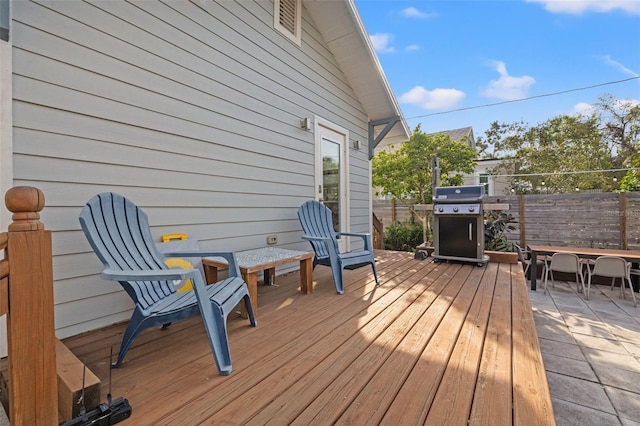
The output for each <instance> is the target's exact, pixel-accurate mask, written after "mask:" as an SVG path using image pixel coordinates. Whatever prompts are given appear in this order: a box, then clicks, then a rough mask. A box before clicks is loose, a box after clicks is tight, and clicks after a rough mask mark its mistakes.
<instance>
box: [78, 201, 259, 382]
mask: <svg viewBox="0 0 640 426" xmlns="http://www.w3.org/2000/svg"><path fill="white" fill-rule="evenodd" d="M80 224H81V226H82V230H83V231H84V234H85V236H86V237H87V239H88V240H89V243H90V244H91V247H92V248H93V250H94V252H95V253H96V255H97V256H98V257H99V258H100V260H101V261H102V263H103V265H104V268H105V269H104V271H103V272H102V275H101V277H102V278H103V279H105V280H113V281H118V282H120V284H121V285H122V286H123V287H124V289H125V290H126V292H127V294H128V295H129V296H130V297H131V298H132V299H133V301H134V303H135V309H134V311H133V314H132V315H131V319H130V320H129V324H128V326H127V329H126V330H125V333H124V336H123V337H122V343H121V345H120V352H119V353H118V359H117V360H116V362H114V363H113V366H114V367H117V366H119V365H120V363H121V362H122V359H123V358H124V356H125V354H126V353H127V351H128V350H129V348H130V347H131V344H132V343H133V341H134V339H135V338H136V337H137V336H138V335H139V334H140V333H141V332H142V331H143V330H145V329H147V328H149V327H154V326H159V325H161V326H163V328H165V327H166V326H168V325H169V324H171V323H172V322H174V321H178V320H181V319H185V318H190V317H192V316H195V315H198V314H201V316H202V320H203V323H204V327H205V330H206V332H207V337H208V338H209V344H210V345H211V350H212V352H213V357H214V359H215V361H216V366H217V367H218V371H219V372H220V374H221V375H227V374H229V373H231V355H230V352H229V340H228V336H227V321H226V320H227V316H228V314H229V313H230V312H231V311H232V310H233V309H234V307H235V306H236V305H237V304H238V303H239V302H240V300H242V299H243V300H244V302H245V304H246V306H247V312H248V315H249V320H250V323H251V325H252V326H254V327H255V325H256V321H255V317H254V314H253V309H252V307H251V299H250V298H249V291H248V289H247V285H246V283H245V282H244V281H243V280H242V278H240V270H239V269H238V265H237V262H236V258H235V255H234V254H233V253H232V252H211V251H180V252H173V253H163V254H160V252H159V251H158V249H157V248H156V245H155V243H154V242H153V238H152V236H151V231H150V229H149V222H148V219H147V215H146V213H145V212H144V211H142V210H141V209H140V208H138V207H137V206H136V205H135V204H134V203H132V202H131V201H130V200H128V199H126V198H124V197H123V196H121V195H118V194H114V193H111V192H105V193H102V194H98V195H96V196H95V197H93V198H91V200H89V201H88V202H87V204H86V205H85V206H84V208H83V209H82V212H81V213H80ZM209 256H219V257H223V258H225V259H226V260H227V262H229V277H228V278H227V279H224V280H222V281H220V282H218V283H215V284H212V285H208V286H206V285H205V283H204V279H203V277H202V273H201V272H200V271H199V270H198V269H191V270H188V269H169V268H168V267H167V266H166V265H165V264H164V262H163V259H164V258H166V257H209ZM189 278H190V279H191V280H192V282H193V291H189V292H186V293H179V292H177V291H176V286H175V285H174V280H175V282H176V283H179V282H182V281H183V280H186V279H189Z"/></svg>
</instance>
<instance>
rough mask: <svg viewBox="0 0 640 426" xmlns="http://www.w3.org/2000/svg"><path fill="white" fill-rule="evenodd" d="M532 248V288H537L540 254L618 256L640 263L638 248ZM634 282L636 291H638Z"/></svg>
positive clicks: (537, 246)
mask: <svg viewBox="0 0 640 426" xmlns="http://www.w3.org/2000/svg"><path fill="white" fill-rule="evenodd" d="M528 247H529V250H531V268H530V273H531V290H535V289H536V284H537V282H536V281H537V273H538V271H537V265H536V262H537V259H538V256H539V255H542V256H546V255H548V256H551V255H553V254H554V253H573V254H577V255H578V256H579V257H582V258H589V259H595V258H597V257H600V256H618V257H621V258H623V259H625V260H627V261H628V262H632V263H640V251H638V250H620V249H599V248H592V247H563V246H545V245H532V244H530V245H528ZM635 287H636V284H635V283H634V291H637V288H635Z"/></svg>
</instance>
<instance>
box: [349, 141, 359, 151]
mask: <svg viewBox="0 0 640 426" xmlns="http://www.w3.org/2000/svg"><path fill="white" fill-rule="evenodd" d="M351 146H352V147H353V149H357V150H360V149H361V148H362V143H360V141H359V140H357V141H353V142H352V143H351Z"/></svg>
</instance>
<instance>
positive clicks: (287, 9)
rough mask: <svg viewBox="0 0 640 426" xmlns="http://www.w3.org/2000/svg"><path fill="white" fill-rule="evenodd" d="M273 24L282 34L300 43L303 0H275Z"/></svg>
mask: <svg viewBox="0 0 640 426" xmlns="http://www.w3.org/2000/svg"><path fill="white" fill-rule="evenodd" d="M273 5H274V11H273V18H274V19H273V21H274V22H273V24H274V26H275V28H276V29H277V30H278V31H280V32H281V33H282V34H284V35H285V36H287V37H288V38H289V39H291V40H292V41H293V42H295V43H296V44H297V45H298V46H299V45H300V25H301V24H300V22H301V15H302V14H301V12H302V3H301V0H275V1H274V2H273Z"/></svg>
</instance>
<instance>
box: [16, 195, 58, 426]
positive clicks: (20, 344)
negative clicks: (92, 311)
mask: <svg viewBox="0 0 640 426" xmlns="http://www.w3.org/2000/svg"><path fill="white" fill-rule="evenodd" d="M5 204H6V206H7V209H8V210H9V211H10V212H12V213H13V217H12V219H13V222H12V223H11V224H10V225H9V228H8V232H7V248H6V256H7V260H8V261H9V312H8V315H7V346H8V352H9V354H8V364H9V407H10V408H9V417H10V421H11V424H12V425H57V424H58V384H57V374H56V339H55V328H54V313H53V267H52V258H51V256H52V251H51V231H46V230H45V229H44V225H43V224H42V222H40V214H39V212H40V211H41V210H42V209H43V207H44V195H43V193H42V191H40V190H39V189H37V188H33V187H27V186H19V187H14V188H12V189H10V190H9V191H7V193H6V195H5Z"/></svg>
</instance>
